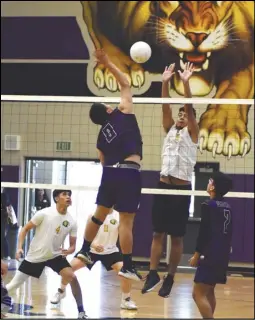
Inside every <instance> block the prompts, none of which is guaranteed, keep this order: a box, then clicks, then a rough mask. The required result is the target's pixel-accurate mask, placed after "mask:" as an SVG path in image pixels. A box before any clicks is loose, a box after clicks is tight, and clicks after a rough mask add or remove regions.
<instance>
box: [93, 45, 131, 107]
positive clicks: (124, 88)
mask: <svg viewBox="0 0 255 320" xmlns="http://www.w3.org/2000/svg"><path fill="white" fill-rule="evenodd" d="M94 56H95V58H96V59H97V61H98V62H99V63H102V64H103V65H104V66H105V67H106V68H107V69H108V70H109V71H110V72H111V73H112V74H113V75H114V77H115V78H116V80H117V82H118V83H119V85H120V95H121V101H120V104H119V109H120V110H121V111H122V112H124V113H133V100H132V93H131V88H130V84H129V82H128V79H127V77H126V76H125V74H124V73H123V72H121V71H120V70H119V69H118V68H117V67H116V66H115V64H113V63H112V62H111V61H110V60H109V58H108V56H107V55H106V53H105V52H104V50H103V49H98V50H96V51H95V53H94Z"/></svg>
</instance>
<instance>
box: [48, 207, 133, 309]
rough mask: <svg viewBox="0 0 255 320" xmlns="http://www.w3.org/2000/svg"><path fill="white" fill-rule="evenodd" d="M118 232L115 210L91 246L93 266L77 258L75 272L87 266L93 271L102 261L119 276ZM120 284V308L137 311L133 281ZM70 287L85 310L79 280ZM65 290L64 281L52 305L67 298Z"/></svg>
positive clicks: (79, 305) (122, 278)
mask: <svg viewBox="0 0 255 320" xmlns="http://www.w3.org/2000/svg"><path fill="white" fill-rule="evenodd" d="M89 218H90V217H89ZM118 230H119V213H118V212H117V211H114V210H113V212H112V213H110V214H109V215H107V217H106V219H105V221H104V223H103V225H102V226H101V227H100V228H99V231H98V234H97V236H96V238H95V239H94V241H93V242H92V244H91V249H90V253H91V257H92V260H93V264H88V265H86V264H85V262H83V261H82V260H81V259H78V258H76V256H75V257H74V259H73V260H72V261H71V262H70V264H71V266H72V268H73V271H77V270H79V269H81V268H83V267H85V266H87V267H88V268H89V269H91V268H92V267H93V265H94V264H95V263H96V262H97V261H101V263H102V264H103V266H104V267H105V268H106V270H107V271H111V270H114V271H115V272H116V273H117V274H118V273H119V271H120V270H121V268H122V266H123V262H122V256H121V253H120V252H119V248H118V247H117V245H116V244H117V240H118V236H119V231H118ZM120 282H121V291H122V299H121V306H120V307H121V309H126V310H136V309H137V306H136V304H135V303H134V302H133V301H132V300H131V297H130V290H131V280H129V279H126V278H124V277H121V278H120ZM70 285H71V289H72V293H73V296H74V298H75V300H76V303H77V305H78V309H79V308H82V309H83V302H82V293H81V288H80V285H79V282H78V280H77V278H75V279H74V280H73V281H72V282H71V284H70ZM65 288H66V284H65V283H64V282H63V279H62V281H61V287H60V288H59V289H58V292H57V293H56V294H55V296H54V297H53V298H52V300H51V303H53V304H57V303H59V302H60V300H61V299H63V298H64V297H65V295H66V292H65Z"/></svg>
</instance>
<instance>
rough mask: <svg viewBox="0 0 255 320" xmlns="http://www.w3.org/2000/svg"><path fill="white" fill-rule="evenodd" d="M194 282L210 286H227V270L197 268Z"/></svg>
mask: <svg viewBox="0 0 255 320" xmlns="http://www.w3.org/2000/svg"><path fill="white" fill-rule="evenodd" d="M194 282H195V283H204V284H209V285H215V284H217V283H220V284H225V283H226V282H227V270H226V269H225V268H224V269H222V268H215V267H210V266H208V265H200V266H198V267H197V271H196V274H195V278H194Z"/></svg>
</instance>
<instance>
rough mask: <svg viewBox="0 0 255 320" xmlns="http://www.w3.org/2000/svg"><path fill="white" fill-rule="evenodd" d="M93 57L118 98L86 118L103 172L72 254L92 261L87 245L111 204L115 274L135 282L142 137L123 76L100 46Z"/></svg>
mask: <svg viewBox="0 0 255 320" xmlns="http://www.w3.org/2000/svg"><path fill="white" fill-rule="evenodd" d="M95 57H96V60H97V61H98V62H99V63H100V64H101V65H104V66H105V68H106V71H105V72H110V73H111V74H112V75H113V76H114V77H115V78H116V80H117V81H118V83H119V85H120V95H121V101H120V104H119V106H118V107H117V108H115V109H113V108H112V107H111V106H109V105H106V104H104V103H94V104H93V105H92V107H91V109H90V119H91V120H92V122H93V123H95V124H97V125H100V126H101V130H100V132H99V135H98V140H97V149H98V151H99V159H100V162H101V163H102V165H103V174H102V179H101V184H100V187H99V191H98V194H97V200H96V204H97V208H96V211H95V213H94V215H93V216H92V218H91V219H89V221H88V223H87V225H86V229H85V234H84V242H83V246H82V249H81V250H80V251H79V252H78V253H77V255H76V256H77V258H79V259H81V260H83V261H84V262H85V263H89V264H91V263H92V261H91V257H90V245H91V243H92V241H93V240H94V238H95V236H96V235H97V232H98V230H99V228H100V226H101V225H102V224H103V222H104V220H105V218H106V216H107V215H108V214H109V213H110V212H111V208H112V207H114V209H115V210H116V211H119V213H120V226H119V238H120V247H121V251H122V253H123V267H122V269H121V270H120V272H119V275H120V276H123V277H125V278H128V279H133V280H137V281H139V280H140V275H139V274H138V273H137V272H136V270H135V269H134V267H133V264H132V249H133V222H134V217H135V213H136V211H137V210H138V208H139V203H140V197H141V174H140V161H141V159H142V137H141V133H140V130H139V126H138V123H137V120H136V116H135V115H134V113H133V111H134V110H133V101H132V93H131V89H130V84H129V81H128V79H127V77H126V75H125V74H123V73H122V72H121V71H120V70H119V69H118V68H117V67H116V66H115V65H114V64H113V63H112V62H111V61H110V60H109V58H108V56H107V55H106V54H105V52H104V51H103V50H102V49H99V50H97V51H96V52H95Z"/></svg>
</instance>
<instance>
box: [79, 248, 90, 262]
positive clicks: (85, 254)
mask: <svg viewBox="0 0 255 320" xmlns="http://www.w3.org/2000/svg"><path fill="white" fill-rule="evenodd" d="M75 257H76V258H78V259H80V260H82V261H83V262H84V263H86V264H93V261H92V259H91V256H90V253H89V252H86V251H83V250H82V249H81V250H80V251H79V252H78V253H77V254H76V255H75Z"/></svg>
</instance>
